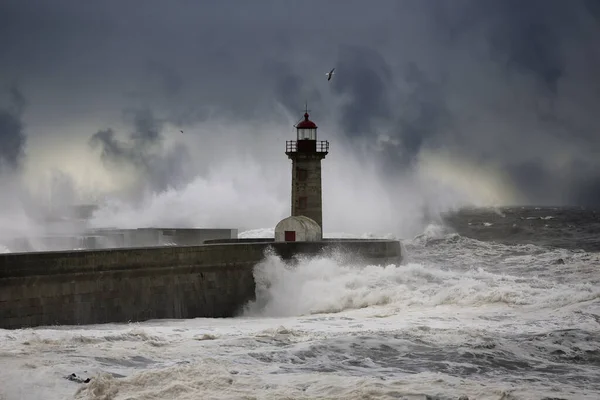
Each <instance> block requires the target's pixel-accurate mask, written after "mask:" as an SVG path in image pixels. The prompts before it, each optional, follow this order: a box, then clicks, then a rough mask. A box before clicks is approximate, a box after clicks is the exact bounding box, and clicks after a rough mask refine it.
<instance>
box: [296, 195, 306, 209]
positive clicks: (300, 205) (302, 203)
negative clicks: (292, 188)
mask: <svg viewBox="0 0 600 400" xmlns="http://www.w3.org/2000/svg"><path fill="white" fill-rule="evenodd" d="M298 208H300V209H304V208H306V196H302V197H298Z"/></svg>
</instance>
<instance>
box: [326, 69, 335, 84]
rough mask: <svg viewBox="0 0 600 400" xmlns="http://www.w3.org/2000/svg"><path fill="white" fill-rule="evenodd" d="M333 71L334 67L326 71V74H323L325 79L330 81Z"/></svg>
mask: <svg viewBox="0 0 600 400" xmlns="http://www.w3.org/2000/svg"><path fill="white" fill-rule="evenodd" d="M333 71H335V68H334V69H332V70H331V71H329V72H328V73H326V74H325V75H327V80H328V81H330V80H331V78H332V77H333V74H334V72H333Z"/></svg>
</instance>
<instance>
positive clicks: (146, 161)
mask: <svg viewBox="0 0 600 400" xmlns="http://www.w3.org/2000/svg"><path fill="white" fill-rule="evenodd" d="M125 115H126V116H131V117H132V118H133V126H134V130H133V131H132V132H131V133H130V134H129V136H128V141H120V140H118V138H117V137H116V136H115V132H114V131H113V130H112V129H110V128H109V129H105V130H100V131H98V132H96V133H95V134H93V135H92V137H91V138H90V145H92V146H93V147H94V148H99V149H100V150H101V156H102V159H103V160H104V161H105V162H106V163H107V164H108V165H109V166H111V167H117V168H119V167H122V166H128V165H129V166H133V167H135V168H136V169H138V171H139V172H141V173H142V176H141V180H140V183H141V185H140V186H141V187H142V188H147V189H150V190H153V191H162V190H165V189H167V188H169V187H174V188H176V187H178V186H179V185H180V184H181V183H182V182H185V180H186V179H187V178H189V176H188V172H186V168H185V167H186V165H187V163H188V162H189V154H188V152H187V150H186V149H185V147H183V146H177V147H176V148H175V149H173V150H172V151H166V152H165V151H164V148H163V146H162V141H163V136H162V133H161V132H162V130H163V124H164V121H161V120H160V119H158V118H156V117H155V116H154V113H153V112H152V111H151V110H149V109H146V108H145V109H136V110H126V111H125Z"/></svg>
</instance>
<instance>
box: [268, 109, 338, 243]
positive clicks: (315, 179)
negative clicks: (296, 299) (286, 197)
mask: <svg viewBox="0 0 600 400" xmlns="http://www.w3.org/2000/svg"><path fill="white" fill-rule="evenodd" d="M295 128H296V140H288V141H286V143H285V154H286V155H287V156H288V158H289V159H290V160H292V196H291V203H292V204H291V216H290V217H289V218H286V219H284V220H283V221H281V222H280V223H279V224H278V226H277V227H276V229H275V240H276V241H313V240H321V239H322V232H323V198H322V188H321V160H323V159H324V158H325V156H327V153H328V152H329V142H328V141H326V140H321V141H319V140H317V125H316V124H315V123H314V122H313V121H311V120H310V119H309V115H308V109H306V110H305V112H304V119H303V120H301V121H300V122H299V123H298V124H296V125H295Z"/></svg>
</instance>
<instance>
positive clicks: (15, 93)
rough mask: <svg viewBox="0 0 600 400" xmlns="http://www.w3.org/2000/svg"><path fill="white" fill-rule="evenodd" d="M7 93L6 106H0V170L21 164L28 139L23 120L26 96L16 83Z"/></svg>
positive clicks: (11, 168)
mask: <svg viewBox="0 0 600 400" xmlns="http://www.w3.org/2000/svg"><path fill="white" fill-rule="evenodd" d="M7 94H8V99H7V105H6V107H0V172H1V171H3V170H4V169H9V170H15V169H16V168H18V167H19V166H20V164H21V159H22V157H23V156H24V149H25V144H26V139H27V137H26V136H25V133H24V126H23V125H24V124H23V121H22V113H23V110H24V108H25V105H26V100H25V97H24V96H23V94H22V93H21V92H20V91H19V89H18V88H17V87H16V86H15V85H11V86H10V87H9V88H8V90H7Z"/></svg>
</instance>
